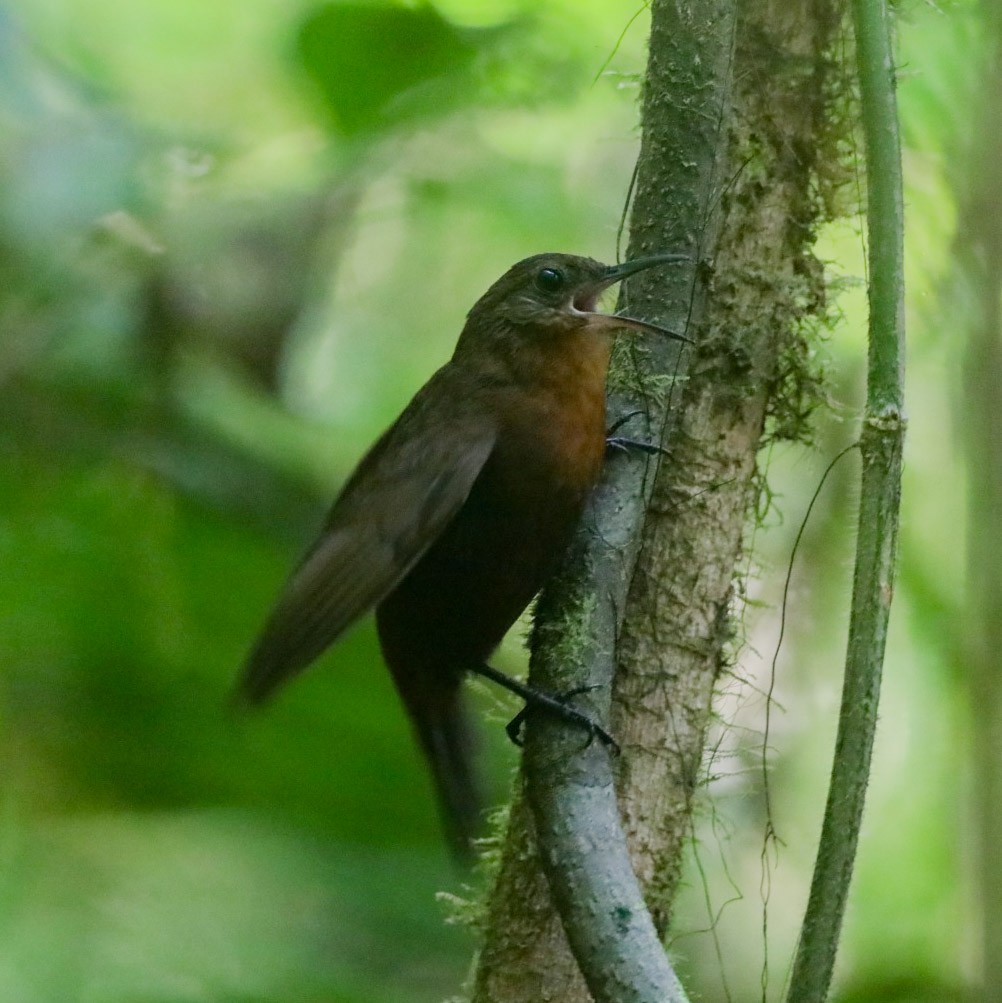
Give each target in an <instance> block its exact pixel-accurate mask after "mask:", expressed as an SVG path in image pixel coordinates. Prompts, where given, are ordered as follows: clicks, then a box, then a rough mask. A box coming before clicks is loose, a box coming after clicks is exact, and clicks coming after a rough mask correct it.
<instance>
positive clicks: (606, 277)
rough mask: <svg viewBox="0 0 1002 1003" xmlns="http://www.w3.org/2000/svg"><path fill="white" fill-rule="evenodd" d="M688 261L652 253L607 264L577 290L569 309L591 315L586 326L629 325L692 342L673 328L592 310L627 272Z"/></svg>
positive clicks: (683, 256) (684, 256)
mask: <svg viewBox="0 0 1002 1003" xmlns="http://www.w3.org/2000/svg"><path fill="white" fill-rule="evenodd" d="M691 260H692V259H691V258H690V257H689V255H687V254H652V255H650V256H649V257H646V258H635V259H634V260H633V261H624V262H623V263H622V264H621V265H610V266H609V267H608V268H607V269H606V270H605V273H604V274H603V275H602V276H601V278H599V279H598V281H597V282H595V283H593V284H592V285H590V286H587V287H585V288H584V289H580V290H578V292H577V293H576V294H575V296H574V299H573V300H572V302H571V309H572V310H574V311H575V312H576V313H580V314H586V315H587V316H588V317H589V318H590V320H589V326H591V327H592V328H596V329H600V330H609V331H614V330H621V329H622V328H629V329H630V330H632V331H642V332H647V333H648V334H662V335H665V336H666V337H669V338H675V339H676V340H678V341H687V342H690V343H691V341H692V339H691V338H687V337H685V335H682V334H678V333H676V332H675V331H669V330H667V328H663V327H658V326H657V325H656V324H648V323H647V321H644V320H634V319H633V318H632V317H623V316H618V315H616V314H608V313H599V312H598V311H597V310H596V309H595V308H596V305H597V304H598V298H599V296H600V295H601V294H602V292H603V291H604V290H606V289H608V288H609V286H612V285H615V284H616V283H617V282H622V281H623V279H625V278H626V277H627V276H628V275H635V274H636V273H637V272H642V271H644V270H645V269H647V268H653V267H654V266H655V265H667V264H676V263H678V262H682V261H691Z"/></svg>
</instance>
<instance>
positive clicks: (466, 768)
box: [398, 677, 482, 863]
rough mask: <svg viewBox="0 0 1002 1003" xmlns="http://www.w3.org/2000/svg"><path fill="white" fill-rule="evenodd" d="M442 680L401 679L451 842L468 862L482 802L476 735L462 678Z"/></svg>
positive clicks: (462, 859) (457, 853) (452, 846)
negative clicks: (476, 769) (417, 684)
mask: <svg viewBox="0 0 1002 1003" xmlns="http://www.w3.org/2000/svg"><path fill="white" fill-rule="evenodd" d="M410 681H411V682H413V677H411V680H410ZM429 682H430V681H429ZM443 682H444V681H443V680H441V679H440V678H439V679H436V680H435V685H433V686H432V685H429V686H423V687H420V688H416V687H413V686H406V685H405V686H401V685H400V684H399V680H398V689H399V690H400V695H401V696H402V697H403V700H404V703H405V704H406V706H407V710H408V712H409V714H410V718H411V721H412V722H413V724H414V729H415V732H416V733H417V739H418V742H419V743H420V745H421V750H422V751H423V752H424V754H425V758H426V759H427V761H428V766H429V768H430V770H431V776H432V781H433V783H434V785H435V793H436V794H437V796H438V805H439V812H440V814H441V817H442V826H443V828H444V830H445V835H446V838H447V840H448V842H449V846H450V848H451V850H452V852H453V854H454V855H455V856H456V857H457V858H458V859H459V860H461V861H463V862H464V863H469V862H471V860H472V858H473V855H474V854H473V840H474V838H475V837H476V835H477V832H478V830H479V828H480V812H481V804H482V802H481V799H480V792H479V789H478V784H477V779H476V776H475V773H474V770H473V735H472V731H471V728H470V722H469V717H468V715H467V712H466V707H465V705H464V701H463V695H462V692H461V689H460V680H459V679H456V680H455V682H454V683H453V682H452V681H451V680H450V682H449V685H448V687H446V686H444V685H443Z"/></svg>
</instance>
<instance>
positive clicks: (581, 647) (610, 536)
mask: <svg viewBox="0 0 1002 1003" xmlns="http://www.w3.org/2000/svg"><path fill="white" fill-rule="evenodd" d="M841 18H842V8H841V4H840V3H839V2H838V0H783V2H779V0H776V2H766V0H744V2H741V3H735V2H734V0H707V2H703V3H700V4H691V3H685V2H683V0H655V3H654V4H653V7H652V34H651V42H650V54H649V63H648V69H647V78H646V86H645V92H644V104H643V141H642V147H641V154H640V162H639V165H638V174H637V185H636V199H635V202H634V206H633V213H632V220H631V235H630V248H629V254H628V257H637V256H640V255H642V254H646V253H651V252H653V251H660V250H673V251H675V250H689V251H691V252H692V253H693V255H694V263H693V266H692V267H691V268H689V269H683V270H680V271H678V272H677V273H673V274H671V275H669V276H668V277H662V276H656V277H655V276H652V275H651V274H650V273H647V274H644V275H641V276H638V278H637V281H636V282H633V283H632V284H631V285H630V286H629V288H628V289H627V290H625V291H624V296H628V297H629V311H630V312H631V313H632V314H634V315H636V316H642V317H645V318H649V319H652V320H655V321H658V322H660V323H663V324H664V325H665V326H667V327H669V328H672V329H674V330H683V329H684V330H685V331H686V333H687V334H688V336H689V337H690V338H692V339H693V340H694V342H695V345H694V346H693V347H692V348H686V349H685V350H684V351H683V352H682V353H681V355H679V354H678V353H677V351H674V350H671V349H670V348H668V347H666V346H665V345H663V344H662V345H658V344H643V345H638V344H637V343H636V342H631V343H629V344H628V343H626V342H624V343H623V344H622V345H621V346H619V348H618V350H617V353H616V355H615V358H614V362H613V367H612V371H611V374H610V411H611V414H612V416H613V417H615V416H616V415H617V414H628V413H630V412H632V411H635V410H638V409H640V410H642V411H643V412H644V415H645V416H646V427H647V431H648V433H649V434H651V435H652V436H653V437H655V438H657V437H658V436H659V435H660V437H661V441H662V443H663V445H664V447H665V449H666V451H667V453H666V455H664V456H662V457H659V458H657V459H655V460H652V461H651V462H650V463H648V464H646V465H645V464H644V463H643V462H642V461H640V460H638V459H636V458H632V457H631V458H622V457H614V458H612V459H611V460H610V463H609V469H608V471H607V476H606V479H605V482H604V483H603V485H602V487H601V489H600V491H599V492H598V494H597V497H596V500H595V504H594V506H593V510H592V512H591V513H590V515H589V519H588V520H586V524H585V525H584V527H583V528H582V531H581V534H580V538H579V541H578V546H577V547H576V548H575V549H574V551H573V553H572V555H571V557H570V558H569V561H568V565H567V567H566V568H565V570H564V572H563V573H562V574H561V575H559V576H558V577H557V579H556V580H555V582H554V583H553V584H552V585H551V586H550V587H549V588H548V589H547V590H546V593H545V594H544V596H543V597H542V598H541V601H540V604H539V607H538V609H537V623H536V631H535V636H534V643H533V656H532V676H533V680H534V682H536V683H537V684H539V685H543V686H547V687H549V688H557V689H561V688H563V689H566V688H570V687H573V686H575V685H582V684H585V683H588V684H592V685H594V684H596V683H603V682H606V681H608V680H609V679H610V678H611V673H612V668H613V667H614V668H615V681H614V684H613V686H612V701H611V728H612V731H613V732H614V734H615V735H616V736H617V738H618V740H619V742H620V744H621V746H622V755H621V756H620V757H619V758H618V759H616V760H614V761H611V762H610V759H609V757H608V755H607V753H606V751H605V750H604V749H603V748H601V747H600V746H599V744H598V743H593V744H592V745H591V746H589V747H588V748H587V749H584V750H582V749H581V741H580V736H578V737H577V740H576V742H575V740H574V736H573V735H568V734H566V733H564V732H562V731H561V726H560V725H559V724H554V723H552V722H549V721H543V720H542V719H536V718H533V719H532V720H531V721H530V728H529V733H528V735H527V749H526V765H525V770H524V775H523V776H522V777H520V781H519V784H518V794H517V796H516V802H515V805H514V807H513V811H512V815H511V820H510V823H509V829H508V832H507V835H506V837H505V842H504V846H503V849H502V859H501V864H500V869H499V872H498V878H497V881H496V884H495V887H494V889H493V892H492V895H491V899H490V902H489V904H488V912H487V922H486V931H485V943H484V947H483V950H482V953H481V956H480V960H479V964H478V968H477V972H476V975H475V984H474V995H473V998H474V1000H475V1001H476V1003H487V1001H492V1003H493V1001H496V1003H501V1001H504V1003H522V1001H529V1000H532V1001H538V1000H540V999H546V1000H551V1001H554V1003H556V1001H560V1003H569V1001H586V1000H589V999H592V998H594V999H596V1000H599V1001H601V1000H606V999H608V1000H613V999H615V1000H633V999H641V998H643V996H642V995H640V994H638V993H637V992H632V994H631V991H630V989H629V987H623V988H622V991H620V990H619V989H617V988H615V987H611V986H610V984H609V981H608V980H606V981H605V982H603V974H602V973H603V972H606V973H607V972H608V970H609V968H610V966H613V965H614V964H617V963H618V961H617V960H616V959H611V960H610V958H605V957H602V956H601V951H602V950H603V947H602V946H601V945H600V944H596V943H595V942H593V941H592V940H589V937H588V935H587V932H585V933H584V934H581V932H580V931H579V930H577V928H576V925H575V924H577V923H579V922H583V923H584V924H585V925H587V923H588V920H587V917H588V915H594V916H598V917H601V916H602V915H604V913H603V909H604V908H605V906H604V905H603V902H602V901H600V900H598V899H596V900H594V901H591V902H587V903H586V907H585V908H584V909H583V910H580V909H579V910H578V913H579V914H578V915H577V918H576V919H574V918H570V919H569V918H568V916H569V913H568V910H567V909H566V908H565V899H566V897H567V894H570V893H568V892H567V889H572V890H573V889H576V888H580V887H582V882H585V883H586V879H587V878H588V876H589V875H591V873H592V872H593V871H594V870H595V869H599V870H601V869H602V867H603V866H604V865H603V859H604V857H605V856H610V857H611V856H614V855H615V853H616V852H617V847H616V846H615V845H614V844H615V842H616V838H615V834H613V835H612V836H611V837H610V838H609V839H608V841H606V840H605V836H602V837H601V838H597V837H596V835H595V834H596V833H598V832H600V831H602V832H604V830H601V828H600V826H598V825H597V823H596V822H595V819H594V818H592V817H591V813H592V812H593V810H594V811H597V810H598V809H597V808H595V806H596V805H598V804H599V803H600V802H601V801H602V797H603V795H604V793H605V791H606V788H608V791H609V795H610V797H611V791H612V781H613V773H615V785H616V791H617V793H618V799H619V811H620V813H621V818H622V822H623V828H624V830H625V834H626V844H625V845H628V847H629V853H630V857H631V859H632V865H633V869H634V871H635V873H636V876H637V878H638V879H639V882H640V887H641V889H642V891H643V895H644V897H645V899H646V903H647V907H648V908H649V910H650V914H651V916H652V917H653V921H654V922H653V929H654V930H656V933H657V934H658V935H661V936H663V935H664V933H665V932H666V930H667V928H668V924H669V920H670V915H671V905H672V899H673V897H674V893H675V889H676V886H677V882H678V875H679V872H680V866H681V863H680V862H681V853H682V845H683V842H684V839H685V835H686V833H687V832H688V831H689V814H690V810H691V804H692V799H693V796H694V793H695V791H696V788H697V785H698V783H699V779H700V775H701V766H702V762H703V745H704V739H705V735H706V729H707V724H708V721H709V716H710V708H711V698H712V693H713V689H714V684H715V682H716V680H717V677H718V675H719V673H720V671H721V668H722V667H723V666H724V665H725V664H726V663H727V661H728V659H729V658H730V657H731V651H730V647H731V643H730V640H731V629H730V618H731V612H732V606H733V602H734V581H735V573H736V572H735V569H736V566H737V563H738V560H739V558H740V556H741V553H742V546H743V540H744V536H745V530H746V527H747V524H748V518H749V514H750V513H751V512H752V511H753V510H754V508H755V504H756V502H757V500H758V496H759V487H760V484H759V478H758V476H757V466H756V457H757V455H758V451H759V449H760V448H761V446H762V444H763V441H764V438H765V437H767V436H770V437H774V438H775V437H779V438H790V437H793V438H797V437H802V436H803V435H804V434H805V426H806V416H807V414H808V413H809V411H810V409H811V407H812V405H813V403H814V402H815V397H816V394H815V391H816V375H815V373H814V370H813V367H812V363H811V361H810V360H811V351H810V346H809V344H808V342H807V337H806V334H805V332H808V331H810V330H811V328H812V324H813V322H814V321H816V320H817V319H818V318H819V317H820V316H821V315H823V314H824V312H825V310H826V304H825V293H824V282H823V274H822V268H821V265H820V263H819V262H818V261H817V260H816V259H815V257H814V256H813V253H812V245H813V242H814V237H815V233H816V230H817V227H818V226H819V225H820V224H821V223H822V222H824V221H825V220H826V219H828V218H830V215H831V211H830V207H831V206H832V205H833V204H834V201H835V200H834V198H833V197H832V196H833V193H834V192H835V190H836V188H837V187H838V186H839V185H840V184H841V181H842V166H841V162H840V156H839V152H838V151H839V145H838V141H839V139H840V138H844V137H841V136H840V134H839V133H840V129H844V128H845V127H844V125H842V124H841V118H840V116H839V115H838V114H837V111H838V109H840V108H841V107H842V103H843V101H844V94H843V84H842V81H843V79H844V75H843V72H842V69H841V67H840V66H839V64H838V62H837V61H836V60H833V58H832V55H831V54H832V51H833V48H834V39H835V35H836V32H837V29H838V27H839V25H840V23H841ZM634 420H635V421H640V422H641V424H640V426H638V427H637V428H638V437H639V435H642V434H643V427H642V426H643V420H642V419H634ZM604 692H605V694H606V699H607V698H608V688H607V689H606V690H605V691H604ZM601 695H602V691H596V692H595V693H594V694H593V697H594V699H593V703H594V705H595V706H596V708H597V709H598V710H599V711H600V712H601V711H602V709H603V707H602V699H601ZM582 699H585V698H582ZM606 706H608V704H606ZM568 764H569V765H568ZM526 778H527V779H526ZM526 788H527V789H526ZM530 805H531V807H532V809H533V811H530ZM565 808H566V811H565V812H564V814H563V815H561V814H560V812H561V811H563V810H564V809H565ZM539 826H541V828H540V829H539V837H540V841H541V842H542V843H543V844H544V853H543V857H544V859H545V863H546V867H545V876H544V871H543V870H542V869H541V868H540V863H539V858H540V854H539V853H538V852H537V838H536V828H537V827H539ZM544 830H545V831H544ZM560 840H563V842H560ZM607 843H608V845H607ZM582 846H584V847H586V849H585V850H584V851H581V852H579V850H580V848H581V847H582ZM609 873H610V874H612V873H613V872H612V870H610V871H609ZM611 880H612V879H610V881H611ZM600 884H601V882H600ZM551 886H552V887H553V888H554V891H555V895H554V896H553V897H551V891H550V888H551ZM603 891H604V890H603V889H602V888H598V889H597V890H595V892H594V894H595V895H601V894H603ZM589 894H591V892H590V891H589ZM553 898H555V899H556V900H557V902H558V903H559V904H560V910H561V913H562V914H563V919H561V917H560V916H558V914H557V911H556V910H555V908H554V905H553V904H552V903H553ZM571 912H572V913H573V912H574V910H573V908H572V909H571ZM621 915H624V916H626V915H628V913H627V911H626V910H621ZM582 916H583V917H584V919H582ZM596 925H597V924H596ZM565 928H566V929H567V930H568V932H570V934H571V937H570V941H571V943H572V944H573V953H572V950H571V948H570V947H569V945H568V938H567V936H566V934H565ZM624 930H628V933H627V936H632V933H633V928H632V927H630V926H629V924H625V923H624ZM641 933H642V931H641ZM598 940H601V938H598ZM638 944H639V941H638ZM629 946H630V945H629V944H627V948H629ZM648 949H649V945H646V943H645V945H642V946H638V947H637V951H645V950H648ZM593 954H594V955H595V956H594V957H593V956H592V955H593ZM582 971H584V972H585V976H582V974H581V972H582ZM634 988H635V987H634ZM589 990H590V991H589Z"/></svg>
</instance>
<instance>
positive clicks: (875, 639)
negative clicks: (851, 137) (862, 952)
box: [787, 0, 905, 1003]
mask: <svg viewBox="0 0 1002 1003" xmlns="http://www.w3.org/2000/svg"><path fill="white" fill-rule="evenodd" d="M852 9H853V21H854V25H855V32H856V52H857V60H858V72H859V86H860V99H861V106H862V124H863V135H864V138H865V143H866V177H867V190H868V205H867V224H868V235H869V249H870V283H869V302H870V324H869V339H870V341H869V370H868V375H867V396H866V410H865V414H864V418H863V429H862V433H861V435H860V452H861V454H862V459H863V472H862V482H861V488H860V505H859V532H858V539H857V545H856V568H855V573H854V577H853V593H852V610H851V614H850V622H849V641H848V649H847V652H846V667H845V681H844V684H843V690H842V708H841V711H840V714H839V726H838V735H837V738H836V741H835V757H834V762H833V765H832V776H831V784H830V787H829V790H828V802H827V805H826V807H825V817H824V823H823V826H822V831H821V840H820V845H819V847H818V856H817V861H816V863H815V869H814V879H813V881H812V884H811V893H810V898H809V901H808V905H807V912H806V914H805V916H804V925H803V928H802V930H801V934H800V943H799V946H798V950H797V956H796V960H795V962H794V968H793V975H792V978H791V981H790V990H789V994H788V997H787V999H788V1000H789V1001H790V1003H822V1001H823V1000H825V999H826V998H827V996H828V990H829V986H830V984H831V975H832V969H833V967H834V964H835V953H836V950H837V948H838V941H839V934H840V931H841V927H842V917H843V915H844V912H845V903H846V898H847V896H848V890H849V882H850V879H851V877H852V868H853V862H854V860H855V856H856V846H857V843H858V840H859V829H860V823H861V820H862V814H863V803H864V800H865V795H866V786H867V781H868V778H869V772H870V757H871V752H872V749H873V738H874V733H875V731H876V724H877V703H878V700H879V696H880V678H881V669H882V665H883V658H884V647H885V643H886V639H887V623H888V617H889V614H890V606H891V597H892V583H893V576H894V557H895V549H896V542H897V529H898V509H899V502H900V492H901V453H902V446H903V442H904V431H905V422H904V417H903V414H902V404H903V357H904V247H903V231H904V221H903V209H902V195H901V190H902V183H901V148H900V140H899V137H898V120H897V107H896V99H895V89H894V64H893V59H892V50H891V26H890V13H889V11H888V9H887V6H886V3H885V0H854V2H853V5H852Z"/></svg>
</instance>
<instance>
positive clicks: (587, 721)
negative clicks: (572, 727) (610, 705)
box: [505, 683, 620, 755]
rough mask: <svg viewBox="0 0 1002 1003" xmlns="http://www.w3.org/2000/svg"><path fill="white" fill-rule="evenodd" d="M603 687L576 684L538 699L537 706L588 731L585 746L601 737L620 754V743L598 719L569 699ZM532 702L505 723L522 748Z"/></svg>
mask: <svg viewBox="0 0 1002 1003" xmlns="http://www.w3.org/2000/svg"><path fill="white" fill-rule="evenodd" d="M597 689H601V685H600V684H598V683H588V684H586V685H584V686H575V687H574V688H573V689H570V690H568V691H567V692H566V693H561V694H560V695H559V696H555V697H550V698H549V700H546V701H542V700H541V701H537V703H536V706H537V707H543V708H544V709H546V710H548V711H550V712H551V713H553V714H557V715H558V716H559V717H562V718H563V719H564V720H565V721H570V722H571V723H572V724H576V725H578V726H580V727H581V728H584V730H585V731H586V732H587V733H588V742H587V744H586V745H585V748H588V746H589V745H591V743H592V742H594V741H595V739H596V738H597V739H599V741H601V743H602V744H603V745H604V746H606V747H607V748H609V749H611V750H612V751H613V753H615V754H616V755H619V752H620V749H619V743H618V742H617V741H616V740H615V739H614V738H613V737H612V735H610V734H609V732H608V731H606V730H605V728H603V727H602V726H601V725H600V724H599V723H598V722H597V721H595V720H593V719H592V718H590V717H589V716H588V715H587V714H585V713H583V712H582V711H579V710H577V709H575V708H574V707H571V706H569V704H568V701H569V700H571V699H573V698H574V697H576V696H580V695H581V694H582V693H590V692H591V691H592V690H597ZM532 706H533V705H532V703H526V705H525V706H524V707H523V708H522V709H521V710H520V711H519V712H518V713H517V714H516V715H515V716H514V717H513V718H512V719H511V720H510V721H509V722H508V724H507V725H505V732H506V733H507V735H508V738H509V739H511V741H512V742H513V743H514V744H515V745H517V746H518V747H519V748H521V747H522V746H523V745H524V742H523V740H522V725H523V724H525V718H526V716H527V714H528V713H529V709H530V708H531V707H532Z"/></svg>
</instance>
